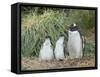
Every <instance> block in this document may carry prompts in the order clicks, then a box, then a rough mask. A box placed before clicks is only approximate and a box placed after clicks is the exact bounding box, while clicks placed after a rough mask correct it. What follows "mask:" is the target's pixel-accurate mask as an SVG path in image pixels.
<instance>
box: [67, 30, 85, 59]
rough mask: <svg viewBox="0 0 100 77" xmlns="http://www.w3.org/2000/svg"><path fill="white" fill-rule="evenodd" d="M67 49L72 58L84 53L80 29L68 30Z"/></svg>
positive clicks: (79, 56)
mask: <svg viewBox="0 0 100 77" xmlns="http://www.w3.org/2000/svg"><path fill="white" fill-rule="evenodd" d="M68 36H69V37H68V43H67V49H68V52H69V56H70V57H71V58H81V57H82V56H83V53H82V39H81V37H80V33H79V32H78V31H68Z"/></svg>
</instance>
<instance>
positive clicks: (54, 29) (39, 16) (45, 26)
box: [21, 7, 95, 57]
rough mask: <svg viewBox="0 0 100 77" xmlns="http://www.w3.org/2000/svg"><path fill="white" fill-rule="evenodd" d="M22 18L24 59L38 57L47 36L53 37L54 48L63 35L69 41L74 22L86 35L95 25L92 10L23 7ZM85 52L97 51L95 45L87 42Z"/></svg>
mask: <svg viewBox="0 0 100 77" xmlns="http://www.w3.org/2000/svg"><path fill="white" fill-rule="evenodd" d="M23 8H24V9H23ZM21 17H22V18H21V20H22V22H21V45H22V46H21V47H22V48H21V52H22V56H24V57H38V55H39V51H40V48H41V45H42V44H43V42H44V40H45V37H46V36H50V37H51V42H52V44H53V48H54V46H55V42H56V41H57V39H58V38H59V36H60V35H62V34H63V35H64V36H65V41H67V38H68V37H67V30H68V26H69V25H70V24H71V23H73V22H76V23H78V24H79V26H80V27H81V28H82V30H83V31H84V32H85V34H87V32H88V31H89V30H91V29H93V28H94V24H95V23H94V22H95V12H94V11H92V10H91V11H89V10H77V9H75V10H73V9H70V10H68V9H59V8H58V9H55V8H53V9H50V8H43V9H39V8H37V7H35V8H32V7H28V8H27V7H22V10H21ZM91 33H92V32H91ZM85 51H87V52H88V51H89V52H91V51H95V50H94V45H92V43H89V42H87V43H86V46H85Z"/></svg>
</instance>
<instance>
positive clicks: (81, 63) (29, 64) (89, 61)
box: [21, 55, 95, 70]
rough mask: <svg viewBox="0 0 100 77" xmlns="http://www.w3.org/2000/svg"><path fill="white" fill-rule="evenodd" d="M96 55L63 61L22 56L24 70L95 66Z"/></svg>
mask: <svg viewBox="0 0 100 77" xmlns="http://www.w3.org/2000/svg"><path fill="white" fill-rule="evenodd" d="M94 66H95V57H94V56H93V55H92V56H84V57H83V58H81V59H64V60H63V61H58V60H52V61H39V60H38V59H37V58H33V59H32V58H31V59H30V58H26V57H22V66H21V67H22V70H39V69H57V68H73V67H94Z"/></svg>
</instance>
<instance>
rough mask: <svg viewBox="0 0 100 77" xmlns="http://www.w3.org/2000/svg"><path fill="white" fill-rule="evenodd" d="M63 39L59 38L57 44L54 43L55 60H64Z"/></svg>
mask: <svg viewBox="0 0 100 77" xmlns="http://www.w3.org/2000/svg"><path fill="white" fill-rule="evenodd" d="M63 42H64V37H60V38H59V39H58V40H57V42H56V46H55V50H54V53H55V57H56V59H57V60H59V59H64V45H63Z"/></svg>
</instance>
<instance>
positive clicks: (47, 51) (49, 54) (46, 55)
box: [39, 36, 54, 61]
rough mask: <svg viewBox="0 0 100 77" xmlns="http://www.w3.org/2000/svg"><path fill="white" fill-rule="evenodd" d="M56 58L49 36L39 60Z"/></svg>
mask: <svg viewBox="0 0 100 77" xmlns="http://www.w3.org/2000/svg"><path fill="white" fill-rule="evenodd" d="M53 58H54V53H53V48H52V44H51V40H50V37H49V36H47V37H46V39H45V41H44V43H43V45H42V46H41V49H40V53H39V60H47V61H48V60H52V59H53Z"/></svg>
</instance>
